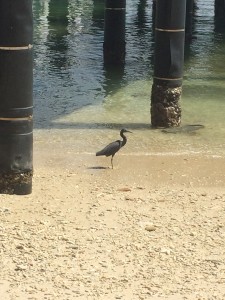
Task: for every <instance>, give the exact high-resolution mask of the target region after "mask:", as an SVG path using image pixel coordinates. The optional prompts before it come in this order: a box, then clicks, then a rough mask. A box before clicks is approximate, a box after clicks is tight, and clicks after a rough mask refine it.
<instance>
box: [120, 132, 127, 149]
mask: <svg viewBox="0 0 225 300" xmlns="http://www.w3.org/2000/svg"><path fill="white" fill-rule="evenodd" d="M121 137H122V138H123V141H122V144H121V147H123V146H124V145H125V144H126V142H127V138H126V137H125V135H124V134H123V133H122V134H121Z"/></svg>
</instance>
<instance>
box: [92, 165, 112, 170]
mask: <svg viewBox="0 0 225 300" xmlns="http://www.w3.org/2000/svg"><path fill="white" fill-rule="evenodd" d="M87 169H89V170H108V169H111V168H110V167H102V166H93V167H88V168H87Z"/></svg>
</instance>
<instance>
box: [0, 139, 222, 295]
mask: <svg viewBox="0 0 225 300" xmlns="http://www.w3.org/2000/svg"><path fill="white" fill-rule="evenodd" d="M109 165H110V159H109V158H105V157H96V156H95V153H83V154H82V153H81V154H80V155H74V153H73V151H71V152H70V153H67V154H66V155H65V153H63V152H62V151H61V150H59V151H54V155H53V153H51V150H50V149H49V151H47V153H46V151H44V148H41V145H36V147H35V152H34V170H35V172H34V178H33V193H32V194H31V195H27V196H11V195H1V196H0V228H1V231H0V243H1V248H0V249H1V256H0V261H1V270H0V299H4V300H9V299H10V300H14V299H21V300H26V299H27V300H28V299H37V300H42V299H43V300H44V299H49V300H50V299H54V300H55V299H57V300H66V299H68V300H72V299H80V300H86V299H88V300H89V299H90V300H94V299H100V300H106V299H107V300H111V299H124V300H138V299H150V300H156V299H170V300H172V299H193V300H203V299H207V300H209V299H210V300H212V299H216V300H220V299H221V300H222V299H225V219H224V212H225V172H224V170H225V158H224V157H221V156H218V157H217V156H207V155H200V154H190V155H174V156H173V155H164V156H162V155H160V156H159V155H157V154H156V155H138V154H137V155H135V156H133V155H129V153H127V152H126V151H121V153H119V154H118V155H117V156H116V157H115V161H114V165H115V169H114V170H112V169H110V168H108V166H109Z"/></svg>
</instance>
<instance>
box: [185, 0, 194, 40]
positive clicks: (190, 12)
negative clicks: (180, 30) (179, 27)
mask: <svg viewBox="0 0 225 300" xmlns="http://www.w3.org/2000/svg"><path fill="white" fill-rule="evenodd" d="M193 16H194V0H186V22H185V40H186V41H187V42H190V41H191V40H192V35H193Z"/></svg>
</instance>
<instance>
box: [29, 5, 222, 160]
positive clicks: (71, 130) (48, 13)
mask: <svg viewBox="0 0 225 300" xmlns="http://www.w3.org/2000/svg"><path fill="white" fill-rule="evenodd" d="M61 2H62V1H56V0H34V1H33V8H34V44H35V62H34V102H35V109H34V115H35V136H36V139H37V140H38V141H42V140H43V141H44V140H45V138H46V137H47V136H48V140H49V132H50V133H51V140H50V143H54V142H60V143H58V144H59V145H61V146H60V147H62V149H63V148H64V147H68V149H69V148H71V149H73V151H75V152H78V153H79V152H95V150H96V149H98V148H99V143H100V145H101V146H102V145H104V144H105V143H106V142H108V141H109V140H111V139H116V138H117V135H118V129H120V128H122V127H126V128H128V129H130V130H132V131H133V132H134V133H133V135H132V136H131V137H130V141H129V143H128V145H127V152H128V153H130V154H132V155H133V154H134V153H145V154H151V153H159V154H160V153H161V154H163V153H168V152H171V153H172V152H173V153H183V152H188V153H195V152H202V153H206V154H210V155H224V154H225V116H224V115H225V96H224V95H225V30H224V29H223V30H221V29H220V28H217V27H216V23H215V20H214V7H213V4H214V1H211V0H199V1H197V3H198V9H197V10H196V18H195V23H194V36H195V39H193V41H192V42H191V44H190V45H188V46H187V47H186V50H185V67H184V81H183V95H182V101H181V106H182V111H183V115H182V125H187V124H203V125H204V126H205V128H204V129H201V130H199V131H196V133H195V134H185V133H183V134H165V133H162V132H161V131H160V130H151V128H150V113H149V109H150V93H151V85H152V73H153V65H152V62H153V47H154V43H153V34H152V32H153V31H152V26H153V25H152V1H151V0H149V1H147V0H146V1H141V0H140V1H135V0H127V15H126V65H125V68H124V70H122V71H121V72H120V73H119V72H117V73H115V72H113V70H105V69H104V66H103V62H102V60H103V55H102V44H103V24H104V22H103V6H102V3H103V2H104V1H101V0H98V1H97V0H95V1H91V0H80V1H79V0H65V1H64V5H62V4H61V5H60V3H61ZM141 3H142V5H141ZM101 146H100V148H101Z"/></svg>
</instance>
